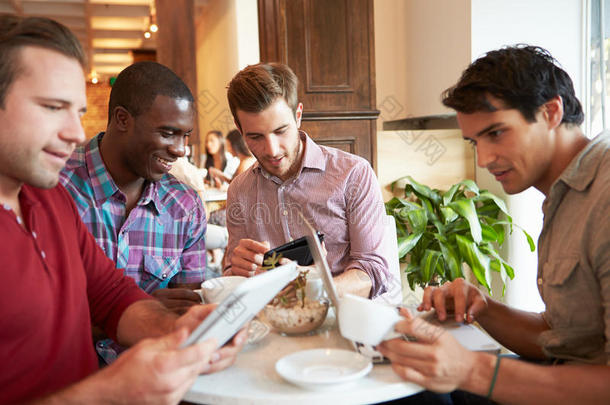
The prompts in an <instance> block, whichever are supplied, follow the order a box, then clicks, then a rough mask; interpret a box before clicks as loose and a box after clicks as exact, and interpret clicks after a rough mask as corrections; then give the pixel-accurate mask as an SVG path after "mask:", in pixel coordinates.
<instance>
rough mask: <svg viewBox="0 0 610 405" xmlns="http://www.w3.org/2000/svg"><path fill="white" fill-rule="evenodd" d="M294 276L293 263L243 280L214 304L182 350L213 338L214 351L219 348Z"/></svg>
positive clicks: (296, 274)
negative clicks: (214, 340) (214, 306)
mask: <svg viewBox="0 0 610 405" xmlns="http://www.w3.org/2000/svg"><path fill="white" fill-rule="evenodd" d="M298 275H299V270H298V269H297V266H296V263H295V262H290V263H287V264H284V265H282V266H280V267H277V268H276V269H274V270H273V271H268V272H265V273H262V274H259V275H257V276H254V277H251V278H249V279H247V280H245V281H244V282H243V283H241V284H240V285H239V286H238V287H236V288H235V289H234V290H233V292H232V293H231V294H229V296H227V297H226V298H225V299H223V300H222V301H221V302H220V303H219V304H218V306H217V307H216V309H214V311H212V312H211V313H210V314H209V315H208V316H207V318H205V319H204V321H203V322H202V323H201V324H200V325H199V326H198V327H197V328H196V329H195V330H194V331H193V333H191V335H190V336H189V337H188V338H187V340H186V341H185V342H184V343H183V344H182V347H186V346H189V345H192V344H194V343H195V342H199V341H203V340H207V339H210V338H215V339H216V342H217V347H221V346H222V345H224V344H225V343H226V342H228V341H229V340H230V339H231V338H232V337H233V335H235V334H236V333H237V332H238V331H239V330H240V329H241V328H242V327H243V326H244V325H245V324H246V323H247V322H248V321H250V320H251V319H252V318H254V316H256V314H257V313H258V312H259V311H260V310H261V309H263V307H264V306H265V305H266V304H267V303H268V302H269V301H271V300H272V299H273V297H275V295H276V294H277V293H278V292H280V290H281V289H282V288H284V287H285V286H286V285H287V284H288V283H289V282H291V281H292V280H294V279H295V278H296V277H297V276H298Z"/></svg>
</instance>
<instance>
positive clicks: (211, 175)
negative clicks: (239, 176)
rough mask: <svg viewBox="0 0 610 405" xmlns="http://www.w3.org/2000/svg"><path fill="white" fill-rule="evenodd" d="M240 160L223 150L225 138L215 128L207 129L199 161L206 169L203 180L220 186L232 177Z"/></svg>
mask: <svg viewBox="0 0 610 405" xmlns="http://www.w3.org/2000/svg"><path fill="white" fill-rule="evenodd" d="M239 163H240V161H239V160H238V159H236V158H235V157H233V155H231V154H230V153H229V152H227V151H225V140H224V138H223V136H222V133H221V132H220V131H217V130H212V131H209V132H208V133H207V134H206V136H205V154H204V155H203V160H202V162H201V164H202V166H203V167H205V168H206V169H207V171H208V174H207V176H206V178H205V182H206V183H208V184H210V185H211V186H212V187H220V186H221V185H222V184H223V183H224V182H226V183H228V182H229V181H231V179H232V178H233V175H234V174H235V170H236V169H237V166H238V165H239Z"/></svg>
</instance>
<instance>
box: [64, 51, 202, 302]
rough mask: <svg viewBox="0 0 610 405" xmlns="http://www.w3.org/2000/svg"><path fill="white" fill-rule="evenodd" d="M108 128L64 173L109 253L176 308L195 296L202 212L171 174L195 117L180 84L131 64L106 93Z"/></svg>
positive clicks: (159, 69) (150, 67)
mask: <svg viewBox="0 0 610 405" xmlns="http://www.w3.org/2000/svg"><path fill="white" fill-rule="evenodd" d="M108 115H109V117H108V126H107V129H106V132H102V133H100V134H98V135H97V136H95V137H94V138H93V139H91V140H90V141H89V142H88V143H86V144H84V145H81V146H80V147H78V148H77V149H76V150H75V151H74V153H73V154H72V156H71V158H70V160H69V161H68V163H67V165H66V167H65V169H64V170H63V171H62V173H61V182H62V184H63V185H64V186H65V187H66V188H67V189H68V191H69V192H70V194H71V195H72V197H73V198H74V201H75V202H76V206H77V207H78V210H79V213H80V215H81V218H82V219H83V222H84V223H85V225H86V226H87V227H88V229H89V231H90V232H91V233H92V234H93V236H94V237H95V239H96V241H97V244H98V245H99V246H100V247H101V248H102V249H103V250H104V252H105V253H106V255H107V256H108V257H109V258H111V259H112V260H113V261H115V262H116V264H117V267H119V268H124V269H125V274H127V275H128V276H130V277H132V278H133V279H135V281H136V283H138V285H139V286H140V288H142V289H143V290H144V291H146V292H148V293H151V294H152V295H153V296H156V297H157V298H159V299H160V300H161V301H162V302H163V303H164V304H165V305H166V306H167V307H168V308H170V309H173V310H175V311H176V312H178V313H182V312H185V311H186V309H187V308H188V307H189V306H191V305H193V304H196V303H199V302H200V297H199V295H197V294H196V293H195V292H193V291H192V290H193V289H195V288H198V287H199V285H200V284H201V282H202V281H203V278H204V270H205V266H206V258H205V240H204V235H205V231H206V218H205V211H204V207H203V203H202V201H201V199H200V198H199V197H198V196H197V193H196V192H195V191H194V190H192V189H190V188H189V187H187V186H186V185H185V184H183V183H181V182H179V181H178V180H177V179H176V178H174V177H173V176H172V175H170V174H169V173H168V172H169V170H170V169H171V167H172V164H173V163H174V162H175V161H176V159H178V158H179V157H182V156H184V154H185V144H186V140H187V137H188V136H189V135H190V133H191V131H192V130H193V123H194V120H195V117H196V113H195V106H194V99H193V96H192V94H191V92H190V90H189V89H188V87H187V86H186V85H185V84H184V82H183V81H182V80H181V79H180V78H179V77H178V76H177V75H176V74H175V73H174V72H172V71H171V70H170V69H168V68H167V67H165V66H163V65H160V64H158V63H155V62H139V63H135V64H133V65H131V66H129V67H127V68H126V69H125V70H123V71H122V72H121V73H120V74H119V76H118V77H117V80H116V82H115V83H114V85H113V87H112V91H111V93H110V102H109V108H108Z"/></svg>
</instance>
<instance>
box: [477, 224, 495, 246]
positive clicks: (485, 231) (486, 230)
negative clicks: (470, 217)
mask: <svg viewBox="0 0 610 405" xmlns="http://www.w3.org/2000/svg"><path fill="white" fill-rule="evenodd" d="M481 232H482V237H483V241H485V242H497V241H498V233H497V232H496V230H495V229H494V228H493V227H491V226H489V225H485V224H481Z"/></svg>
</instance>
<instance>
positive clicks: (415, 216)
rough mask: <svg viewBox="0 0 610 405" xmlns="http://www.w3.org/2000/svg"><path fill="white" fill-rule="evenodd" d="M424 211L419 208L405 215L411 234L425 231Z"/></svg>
mask: <svg viewBox="0 0 610 405" xmlns="http://www.w3.org/2000/svg"><path fill="white" fill-rule="evenodd" d="M426 211H427V210H426V209H425V208H420V209H418V210H412V211H409V212H408V213H407V218H408V219H409V223H410V224H411V228H412V229H413V233H423V232H424V231H425V230H426V225H427V224H428V216H427V215H426Z"/></svg>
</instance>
